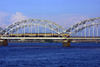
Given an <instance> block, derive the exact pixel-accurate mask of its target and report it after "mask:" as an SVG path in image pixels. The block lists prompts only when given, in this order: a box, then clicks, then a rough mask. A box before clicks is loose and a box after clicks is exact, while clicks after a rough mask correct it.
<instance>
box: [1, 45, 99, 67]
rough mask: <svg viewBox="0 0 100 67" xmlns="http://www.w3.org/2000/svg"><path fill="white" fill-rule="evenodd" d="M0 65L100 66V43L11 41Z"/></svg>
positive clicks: (2, 53) (43, 66) (34, 66)
mask: <svg viewBox="0 0 100 67" xmlns="http://www.w3.org/2000/svg"><path fill="white" fill-rule="evenodd" d="M0 67H100V43H71V47H62V44H61V43H9V44H8V46H5V47H4V46H1V47H0Z"/></svg>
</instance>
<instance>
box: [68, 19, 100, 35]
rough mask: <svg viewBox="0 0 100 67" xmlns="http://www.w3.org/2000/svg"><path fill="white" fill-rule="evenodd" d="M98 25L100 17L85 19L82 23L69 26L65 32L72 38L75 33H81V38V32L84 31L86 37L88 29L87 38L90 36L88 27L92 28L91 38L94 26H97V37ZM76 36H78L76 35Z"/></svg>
mask: <svg viewBox="0 0 100 67" xmlns="http://www.w3.org/2000/svg"><path fill="white" fill-rule="evenodd" d="M98 25H100V17H97V18H92V19H87V20H84V21H81V22H79V23H76V24H75V25H73V26H71V27H70V28H68V29H67V30H66V32H67V33H68V34H69V35H70V36H74V35H75V34H76V33H78V32H81V36H82V30H84V29H85V36H86V32H87V31H86V29H87V28H89V32H88V34H89V36H90V31H91V30H90V27H93V28H92V32H93V36H94V26H97V32H96V33H97V35H98ZM77 36H78V35H77Z"/></svg>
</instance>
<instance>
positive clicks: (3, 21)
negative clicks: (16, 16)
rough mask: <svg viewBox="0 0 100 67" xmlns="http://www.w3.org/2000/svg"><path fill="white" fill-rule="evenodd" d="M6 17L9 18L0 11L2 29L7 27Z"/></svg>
mask: <svg viewBox="0 0 100 67" xmlns="http://www.w3.org/2000/svg"><path fill="white" fill-rule="evenodd" d="M8 16H9V14H8V13H5V12H1V11H0V27H2V28H4V27H5V26H7V24H6V22H7V17H8Z"/></svg>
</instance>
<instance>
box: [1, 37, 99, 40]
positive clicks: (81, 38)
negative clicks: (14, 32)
mask: <svg viewBox="0 0 100 67" xmlns="http://www.w3.org/2000/svg"><path fill="white" fill-rule="evenodd" d="M1 39H71V40H73V39H80V40H83V39H100V37H1Z"/></svg>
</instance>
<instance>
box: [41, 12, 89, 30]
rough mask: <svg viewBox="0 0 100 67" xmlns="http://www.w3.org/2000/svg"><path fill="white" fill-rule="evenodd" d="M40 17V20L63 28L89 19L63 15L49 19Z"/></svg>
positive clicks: (80, 16)
mask: <svg viewBox="0 0 100 67" xmlns="http://www.w3.org/2000/svg"><path fill="white" fill-rule="evenodd" d="M40 17H41V18H40V19H46V20H50V21H52V22H55V23H57V24H59V25H60V26H63V27H65V28H69V27H70V26H72V25H74V24H76V23H78V22H81V21H83V20H86V19H89V17H88V16H86V15H78V14H63V15H56V16H49V17H46V16H40Z"/></svg>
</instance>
